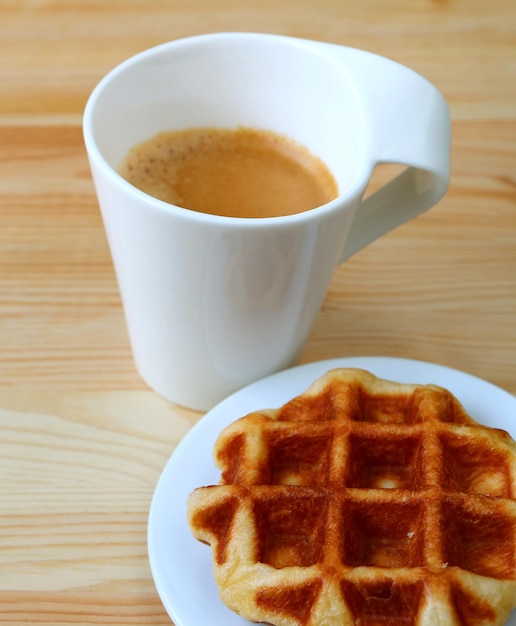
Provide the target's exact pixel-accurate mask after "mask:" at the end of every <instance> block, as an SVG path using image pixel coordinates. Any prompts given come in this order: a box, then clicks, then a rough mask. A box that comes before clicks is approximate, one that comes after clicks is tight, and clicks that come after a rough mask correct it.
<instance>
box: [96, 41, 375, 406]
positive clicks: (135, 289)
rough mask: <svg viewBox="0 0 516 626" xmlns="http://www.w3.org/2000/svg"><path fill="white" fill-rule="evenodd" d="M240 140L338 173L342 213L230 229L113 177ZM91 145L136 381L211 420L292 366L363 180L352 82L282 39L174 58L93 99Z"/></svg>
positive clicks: (142, 61)
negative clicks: (144, 150)
mask: <svg viewBox="0 0 516 626" xmlns="http://www.w3.org/2000/svg"><path fill="white" fill-rule="evenodd" d="M238 126H244V127H252V128H256V129H265V130H269V131H274V132H277V133H280V134H284V135H287V136H288V137H290V138H292V139H294V140H295V141H297V142H299V143H301V144H303V145H304V146H306V147H307V148H308V149H309V150H310V151H311V152H312V153H313V154H314V155H316V156H318V157H320V158H321V159H322V160H323V161H324V162H325V163H326V164H327V165H328V166H329V168H330V170H331V171H332V173H333V175H334V177H335V179H336V181H337V183H338V186H339V192H340V196H339V198H338V199H337V200H334V201H332V202H331V203H328V204H327V205H325V206H323V207H320V208H318V209H314V210H312V211H307V212H305V213H299V214H294V215H290V216H283V217H274V218H260V219H253V218H247V219H246V218H228V217H221V216H213V215H207V214H203V213H199V212H194V211H188V210H186V209H182V208H180V207H176V206H173V205H170V204H167V203H164V202H162V201H160V200H157V199H155V198H153V197H151V196H149V195H147V194H145V193H143V192H141V191H139V190H138V189H136V188H135V187H133V186H132V185H130V184H129V183H127V182H126V181H125V180H124V179H122V178H121V177H120V176H119V174H118V173H117V171H116V170H117V167H118V166H119V164H120V162H121V160H122V159H123V157H124V156H125V155H126V153H127V152H128V150H129V149H130V148H131V147H132V146H133V145H135V144H137V143H139V142H141V141H144V140H145V139H148V138H150V137H152V136H154V135H155V134H157V133H159V132H161V131H167V130H175V129H184V128H191V127H223V128H235V127H238ZM84 135H85V142H86V146H87V150H88V156H89V159H90V164H91V169H92V173H93V178H94V181H95V186H96V190H97V195H98V200H99V204H100V207H101V212H102V216H103V220H104V224H105V228H106V232H107V236H108V241H109V245H110V249H111V253H112V257H113V261H114V265H115V270H116V274H117V279H118V283H119V288H120V293H121V298H122V302H123V306H124V311H125V316H126V320H127V325H128V330H129V336H130V341H131V346H132V350H133V353H134V357H135V361H136V365H137V368H138V370H139V372H140V374H141V376H142V377H143V379H144V380H145V381H146V382H147V383H148V384H149V385H150V386H151V387H152V388H153V389H155V390H156V391H157V392H158V393H160V394H162V395H164V396H165V397H166V398H168V399H170V400H172V401H174V402H177V403H178V404H182V405H185V406H188V407H191V408H194V409H198V410H206V409H209V408H210V407H212V406H213V405H214V404H216V403H217V402H218V401H220V400H222V399H223V398H224V397H225V396H227V395H228V394H229V393H231V392H233V391H235V390H236V389H238V388H240V387H242V386H244V385H246V384H248V383H250V382H252V381H254V380H257V379H258V378H260V377H262V376H264V375H267V374H270V373H273V372H275V371H277V370H279V369H282V368H284V367H286V366H289V365H291V364H292V363H294V362H295V361H296V360H297V359H298V357H299V354H300V351H301V350H302V347H303V345H304V343H305V341H306V339H307V336H308V333H309V332H310V329H311V328H312V325H313V322H314V320H315V318H316V316H317V314H318V312H319V310H320V307H321V304H322V301H323V299H324V296H325V294H326V291H327V288H328V284H329V281H330V279H331V276H332V273H333V270H334V268H335V266H336V264H337V262H338V260H339V255H340V252H341V250H342V247H343V245H344V242H345V239H346V235H347V232H348V230H349V227H350V224H351V221H352V217H353V212H354V209H355V208H356V205H357V203H358V202H359V199H360V196H361V194H362V192H363V190H364V188H365V185H366V184H367V180H368V176H369V173H370V164H369V163H368V159H367V143H368V137H367V124H366V123H365V121H364V119H363V116H362V115H361V110H360V105H359V98H358V97H357V95H356V93H355V91H354V85H353V82H352V81H351V80H350V78H349V77H348V75H347V73H346V70H345V68H344V67H343V66H342V65H341V64H339V63H337V62H336V61H335V60H334V59H333V58H332V57H331V55H327V54H326V53H325V50H324V49H323V48H321V47H319V46H317V45H316V44H315V45H314V44H312V43H311V42H307V43H306V45H301V44H300V43H299V41H298V40H292V39H289V38H284V37H276V36H267V35H257V34H256V35H255V34H245V33H244V34H242V33H234V34H218V35H206V36H200V37H194V38H191V39H186V40H179V41H176V42H171V43H168V44H164V45H161V46H158V47H156V48H153V49H151V50H148V51H146V52H144V53H141V54H139V55H137V56H136V57H133V58H131V59H129V60H128V61H126V62H124V63H123V64H122V65H120V66H119V67H118V68H116V69H115V70H113V71H112V72H111V73H110V74H108V75H107V76H106V77H105V78H104V79H103V80H102V81H101V82H100V83H99V85H98V86H97V88H96V89H95V90H94V91H93V93H92V95H91V97H90V99H89V101H88V104H87V107H86V111H85V118H84ZM228 193H230V190H228Z"/></svg>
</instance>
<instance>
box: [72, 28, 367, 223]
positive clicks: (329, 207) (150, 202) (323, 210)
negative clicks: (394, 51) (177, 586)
mask: <svg viewBox="0 0 516 626" xmlns="http://www.w3.org/2000/svg"><path fill="white" fill-rule="evenodd" d="M227 38H231V39H234V40H237V39H241V40H246V39H255V40H259V39H262V40H275V41H277V42H283V43H285V44H288V45H291V46H297V47H303V48H304V49H306V50H308V51H309V52H312V53H314V54H316V53H319V54H321V53H322V52H323V51H324V49H325V48H326V47H332V46H334V45H335V44H329V43H326V42H322V41H317V40H311V39H304V38H299V37H291V36H288V35H280V34H274V33H261V32H246V31H222V32H213V33H205V34H198V35H192V36H188V37H182V38H179V39H172V40H170V41H166V42H163V43H159V44H157V45H155V46H151V47H149V48H145V49H143V50H141V51H139V52H137V53H135V54H133V55H131V56H129V57H127V58H126V59H124V60H122V61H121V62H120V63H118V64H117V65H115V66H114V67H113V68H112V69H111V70H109V71H108V72H107V73H106V74H104V76H102V78H101V79H100V80H99V81H98V82H97V83H96V85H95V86H94V87H93V89H92V91H91V92H90V94H89V96H88V99H87V101H86V104H85V107H84V112H83V119H82V130H83V138H84V143H85V146H86V150H87V153H88V158H89V160H90V161H92V162H95V164H96V165H97V166H98V167H100V168H101V169H102V170H103V172H104V173H105V175H107V176H108V177H109V178H110V179H111V180H113V182H114V183H115V184H117V185H118V186H120V187H121V188H122V189H123V190H124V193H127V194H130V195H132V196H134V197H136V198H140V199H141V200H142V201H145V204H146V207H147V209H151V208H152V209H154V210H156V211H159V212H161V213H166V214H170V215H171V216H172V215H173V216H175V217H183V218H185V219H189V220H192V219H195V220H199V221H202V222H213V223H217V224H226V225H229V224H231V225H241V226H251V225H253V224H255V225H256V224H260V225H267V224H273V223H274V224H275V225H278V222H282V223H283V222H284V223H285V225H287V224H288V225H292V223H293V222H296V221H299V222H304V221H310V220H312V219H319V217H320V216H321V214H327V213H333V212H334V211H336V210H337V209H338V208H342V207H345V206H347V205H348V204H351V203H353V202H355V201H359V200H360V198H361V196H362V194H363V193H364V191H365V189H366V187H367V184H368V182H369V179H370V177H371V174H372V171H373V169H374V166H375V163H374V162H372V161H370V160H365V159H364V162H363V164H362V166H361V167H360V168H358V174H357V176H356V177H355V180H354V181H353V182H352V183H351V184H350V186H349V187H348V188H347V189H346V191H345V192H343V191H341V190H339V194H338V195H337V196H336V197H335V198H334V199H333V200H330V201H329V202H326V203H325V204H322V205H319V206H317V207H314V208H312V209H308V210H305V211H300V212H297V213H291V214H286V215H275V216H266V217H238V216H228V215H219V214H212V213H204V212H202V211H197V210H195V209H188V208H185V207H181V206H179V205H176V204H172V203H170V202H166V201H164V200H160V199H159V198H157V197H155V196H152V195H151V194H148V193H147V192H145V191H142V190H140V189H139V188H138V187H135V186H134V185H133V184H132V183H130V182H128V181H127V180H126V179H125V178H124V177H123V176H121V175H120V174H119V173H118V171H117V170H116V168H115V167H113V166H112V165H111V164H110V163H109V162H108V160H107V158H106V157H105V156H104V154H103V153H102V151H101V149H100V147H99V145H98V142H97V140H96V138H95V133H94V131H93V116H94V112H95V111H94V109H95V105H96V102H97V101H98V99H99V97H100V96H101V94H102V93H103V91H104V89H105V87H106V86H107V85H109V84H110V83H111V82H112V81H113V80H114V79H116V78H117V77H118V76H119V75H120V74H122V73H123V72H125V71H126V70H128V69H129V68H131V67H133V66H134V65H136V64H138V63H140V62H141V61H145V60H146V59H148V58H151V57H153V56H155V55H159V54H160V53H162V52H166V51H168V50H169V49H170V48H176V47H178V48H179V47H181V46H189V45H195V44H196V43H198V42H200V41H207V40H212V41H216V40H223V39H227ZM338 46H339V47H340V48H348V47H347V46H341V45H340V44H338ZM318 47H319V50H317V48H318ZM348 49H351V50H353V49H354V48H348ZM354 50H357V49H354ZM357 51H358V50H357ZM360 52H363V51H362V50H360ZM325 56H327V55H325ZM215 127H216V126H215ZM220 128H222V127H220ZM226 128H228V127H226Z"/></svg>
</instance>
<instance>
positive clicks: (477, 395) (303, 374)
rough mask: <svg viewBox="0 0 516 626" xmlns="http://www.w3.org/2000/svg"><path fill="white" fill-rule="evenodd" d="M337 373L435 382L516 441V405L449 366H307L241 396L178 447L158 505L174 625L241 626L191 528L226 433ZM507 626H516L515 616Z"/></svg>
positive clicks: (153, 540)
mask: <svg viewBox="0 0 516 626" xmlns="http://www.w3.org/2000/svg"><path fill="white" fill-rule="evenodd" d="M334 367H359V368H363V369H367V370H369V371H370V372H372V373H373V374H376V375H377V376H379V377H381V378H386V379H390V380H393V381H396V382H403V383H418V384H424V383H434V384H436V385H440V386H442V387H445V388H446V389H448V390H450V391H451V392H452V393H453V394H454V395H455V396H456V397H457V398H458V399H459V400H460V401H461V402H462V404H463V405H464V407H465V409H466V411H467V412H468V413H469V414H470V415H471V416H472V417H474V418H475V419H476V420H477V421H478V422H480V423H482V424H486V425H487V426H495V427H498V428H503V429H504V430H507V431H508V432H509V433H510V434H511V435H512V436H513V437H514V438H515V439H516V423H515V421H516V398H515V397H514V396H512V395H510V394H509V393H507V392H506V391H503V390H502V389H499V388H498V387H495V386H494V385H492V384H490V383H488V382H486V381H484V380H481V379H478V378H475V377H474V376H470V375H469V374H465V373H463V372H458V371H456V370H452V369H449V368H446V367H442V366H439V365H432V364H430V363H424V362H421V361H411V360H405V359H394V358H387V357H357V358H344V359H332V360H328V361H319V362H316V363H308V364H306V365H301V366H299V367H294V368H292V369H289V370H285V371H283V372H279V373H278V374H274V375H272V376H269V377H268V378H264V379H263V380H260V381H258V382H256V383H253V384H251V385H249V386H248V387H245V388H244V389H241V390H240V391H237V392H236V393H234V394H233V395H231V396H230V397H229V398H227V399H226V400H224V401H223V402H221V403H220V404H218V405H217V406H216V407H215V408H214V409H212V410H211V411H210V412H209V413H207V414H206V415H205V416H204V417H203V418H202V419H201V420H200V421H199V422H198V423H197V424H196V425H195V426H194V427H193V428H192V430H191V431H189V432H188V434H187V435H186V436H185V438H184V439H183V440H182V441H181V443H180V444H179V445H178V446H177V448H176V450H175V451H174V453H173V455H172V456H171V458H170V460H169V461H168V463H167V464H166V466H165V468H164V470H163V473H162V475H161V477H160V479H159V481H158V484H157V487H156V491H155V493H154V497H153V500H152V504H151V508H150V514H149V527H148V549H149V560H150V565H151V570H152V575H153V577H154V582H155V584H156V588H157V590H158V593H159V595H160V598H161V600H162V602H163V605H164V606H165V609H166V610H167V612H168V614H169V615H170V617H171V619H172V620H173V621H174V623H175V624H176V626H205V625H206V624H209V625H210V626H243V625H249V622H247V621H246V620H244V619H242V618H241V617H239V616H238V615H236V614H235V613H233V612H232V611H230V610H229V609H227V608H226V607H225V606H224V605H223V604H222V602H221V600H220V599H219V595H218V591H217V587H216V585H215V583H214V581H213V577H212V565H211V563H212V561H211V548H209V547H208V546H205V545H203V544H201V543H199V542H198V541H196V540H195V539H194V538H193V537H192V535H191V534H190V531H189V528H188V524H187V521H186V499H187V497H188V494H189V493H190V492H191V491H193V490H194V489H195V488H196V487H199V486H202V485H210V484H217V483H218V482H219V478H220V473H219V471H218V470H217V468H216V467H215V466H214V464H213V461H212V449H213V444H214V443H215V440H216V438H217V436H218V434H219V433H220V431H221V430H222V428H223V427H224V426H226V425H227V424H229V423H230V422H232V421H234V420H235V419H237V418H239V417H242V416H243V415H245V414H247V413H249V412H251V411H253V410H257V409H263V408H275V407H279V406H281V405H282V404H284V403H285V402H286V401H288V400H290V399H291V398H293V397H294V396H296V395H298V394H300V393H302V392H303V391H304V390H305V389H306V388H307V387H308V386H309V385H310V384H311V383H312V382H313V381H314V380H315V379H316V378H319V376H322V375H323V374H324V373H325V372H326V371H327V370H329V369H332V368H334ZM507 626H516V611H515V612H513V613H512V614H511V617H510V618H509V621H508V622H507Z"/></svg>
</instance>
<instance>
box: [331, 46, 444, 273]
mask: <svg viewBox="0 0 516 626" xmlns="http://www.w3.org/2000/svg"><path fill="white" fill-rule="evenodd" d="M330 46H331V47H332V48H334V50H333V54H335V53H337V54H338V55H339V56H341V57H342V56H343V57H344V58H343V60H344V62H345V66H346V68H347V69H349V71H350V72H351V74H352V79H353V81H354V82H355V83H356V84H357V86H358V94H359V96H360V97H361V98H362V103H361V106H362V107H363V109H364V110H365V119H366V120H369V121H370V125H371V127H370V128H371V130H370V132H371V134H370V137H371V142H372V146H371V150H370V152H369V154H370V155H372V159H371V170H370V171H371V173H372V171H373V169H374V167H375V166H376V165H378V164H380V163H397V164H401V165H406V166H407V169H406V170H405V171H403V172H402V173H401V174H400V175H398V176H397V177H396V178H395V179H394V180H392V181H391V182H390V183H388V184H387V185H385V186H384V187H382V188H381V189H379V190H378V191H376V192H375V193H374V194H372V195H371V196H370V197H368V198H367V199H365V200H362V201H361V203H360V205H359V206H358V208H357V211H356V213H355V216H354V219H353V222H352V225H351V229H350V232H349V234H348V237H347V239H346V244H345V245H344V249H343V251H342V255H341V258H340V261H339V263H342V262H343V261H345V260H346V259H348V258H349V257H350V256H352V255H353V254H355V253H356V252H358V251H359V250H361V249H362V248H363V247H365V246H366V245H367V244H369V243H371V242H372V241H374V240H375V239H377V238H378V237H380V236H381V235H383V234H385V233H386V232H388V231H389V230H392V229H393V228H395V227H396V226H399V225H400V224H402V223H404V222H406V221H408V220H410V219H412V218H414V217H416V216H417V215H419V214H420V213H422V212H423V211H426V210H427V209H429V208H430V207H432V206H434V205H435V204H436V203H437V202H438V201H439V200H440V199H441V198H442V196H443V195H444V194H445V193H446V190H447V188H448V183H449V179H450V144H451V123H450V114H449V111H448V106H447V104H446V101H445V99H444V98H443V96H442V95H441V93H440V92H439V91H438V90H437V89H436V87H434V85H432V84H431V83H430V82H428V81H427V80H426V79H424V78H423V77H422V76H420V75H419V74H417V73H416V72H414V71H413V70H411V69H409V68H407V67H405V66H403V65H400V64H398V63H396V62H394V61H391V60H389V59H386V58H384V57H380V56H378V55H375V54H372V53H369V52H363V51H361V50H355V49H352V48H344V47H341V46H335V45H332V44H330ZM335 48H337V50H335Z"/></svg>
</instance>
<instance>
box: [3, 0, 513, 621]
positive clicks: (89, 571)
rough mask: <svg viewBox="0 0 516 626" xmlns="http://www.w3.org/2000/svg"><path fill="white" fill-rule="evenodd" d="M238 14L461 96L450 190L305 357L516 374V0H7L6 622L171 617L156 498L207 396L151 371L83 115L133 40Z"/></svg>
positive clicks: (334, 297)
mask: <svg viewBox="0 0 516 626" xmlns="http://www.w3.org/2000/svg"><path fill="white" fill-rule="evenodd" d="M224 30H241V31H262V32H272V33H280V34H287V35H293V36H299V37H308V38H313V39H319V40H323V41H330V42H334V43H340V44H345V45H351V46H356V47H360V48H365V49H368V50H371V51H373V52H377V53H379V54H383V55H386V56H388V57H390V58H393V59H395V60H397V61H399V62H401V63H404V64H406V65H409V66H411V67H413V68H414V69H415V70H416V71H419V72H421V73H422V74H424V75H425V76H426V77H427V78H429V79H430V80H431V81H432V82H434V83H435V84H436V85H437V86H438V87H439V88H440V90H441V91H442V92H443V94H444V95H445V97H446V98H447V100H448V102H449V104H450V109H451V114H452V120H453V147H452V180H451V184H450V189H449V191H448V193H447V195H446V196H445V198H444V199H443V200H442V201H441V202H440V203H439V205H438V206H437V207H435V208H434V209H432V210H431V211H429V212H428V213H426V214H424V215H422V216H420V217H419V218H417V219H416V220H413V221H412V222H410V223H408V224H406V225H404V226H402V227H400V228H399V229H397V230H395V231H394V232H392V233H390V234H389V235H387V236H385V237H383V238H382V239H380V240H378V241H377V242H375V243H374V244H372V245H371V246H369V247H368V248H367V249H365V250H363V251H362V252H360V253H359V254H357V255H356V256H355V257H354V258H352V259H350V260H349V261H348V262H347V263H346V264H345V265H343V266H341V267H339V268H338V269H337V270H336V271H335V275H334V278H333V281H332V283H331V286H330V290H329V292H328V295H327V298H326V300H325V303H324V306H323V309H322V311H321V313H320V315H319V318H318V320H317V322H316V325H315V327H314V329H313V332H312V334H311V336H310V338H309V341H308V343H307V345H306V348H305V351H304V354H303V358H302V360H303V361H305V362H306V361H313V360H316V359H322V358H330V357H337V356H350V355H377V354H384V355H393V356H404V357H410V358H416V359H421V360H425V361H433V362H437V363H441V364H444V365H448V366H451V367H455V368H458V369H461V370H465V371H468V372H471V373H472V374H475V375H477V376H480V377H482V378H485V379H487V380H490V381H491V382H493V383H495V384H497V385H500V386H502V387H504V388H505V389H507V390H508V391H510V392H512V393H516V324H515V312H516V174H515V172H516V4H515V3H514V2H512V1H511V0H490V2H485V1H483V0H391V1H389V2H385V1H384V0H363V1H362V2H353V1H352V0H319V1H318V2H317V3H315V2H313V0H298V1H296V2H294V1H293V0H284V2H281V3H278V2H276V1H274V2H273V1H272V0H262V1H260V2H258V1H255V2H241V1H238V0H220V1H219V2H217V8H216V10H215V9H214V5H213V4H212V3H209V2H208V1H207V0H162V1H159V0H103V1H102V2H100V1H97V0H91V1H86V0H0V77H1V81H0V346H1V349H0V476H1V477H2V480H1V481H0V624H9V625H17V624H25V625H27V624H31V625H35V624H47V623H51V624H60V625H68V624H70V625H71V624H75V625H80V626H86V625H91V624H103V625H105V626H112V625H114V624H137V625H144V624H145V625H158V624H169V623H170V619H169V618H168V616H167V615H166V612H165V610H164V609H163V607H162V605H161V602H160V600H159V598H158V596H157V594H156V591H155V589H154V585H153V582H152V579H151V575H150V570H149V566H148V561H147V551H146V524H147V514H148V507H149V504H150V499H151V497H152V493H153V490H154V486H155V484H156V481H157V479H158V477H159V474H160V472H161V470H162V468H163V466H164V464H165V462H166V460H167V459H168V457H169V456H170V454H171V452H172V451H173V449H174V447H175V446H176V445H177V443H178V442H179V441H180V440H181V438H182V437H183V436H184V434H186V432H188V430H189V429H190V428H191V426H192V425H193V424H194V423H195V422H196V421H197V420H198V419H199V414H197V413H195V412H192V411H188V410H186V409H182V408H180V407H177V406H174V405H171V404H170V403H167V402H166V401H165V400H163V399H161V398H159V397H157V396H156V395H155V394H154V393H152V392H151V391H149V390H148V389H147V388H146V386H145V385H144V383H143V382H142V381H141V380H140V379H139V377H138V375H137V374H136V372H135V369H134V365H133V361H132V356H131V353H130V349H129V345H128V339H127V333H126V329H125V323H124V319H123V314H122V310H121V306H120V299H119V295H118V290H117V285H116V281H115V277H114V273H113V268H112V264H111V259H110V255H109V250H108V247H107V242H106V238H105V235H104V231H103V227H102V222H101V218H100V214H99V211H98V207H97V203H96V199H95V194H94V190H93V184H92V181H91V178H90V173H89V169H88V164H87V160H86V155H85V151H84V147H83V143H82V132H81V118H82V111H83V108H84V105H85V102H86V99H87V97H88V95H89V93H90V91H91V89H92V88H93V87H94V85H95V84H96V83H97V81H98V80H99V79H100V78H101V77H102V76H103V75H104V74H105V73H106V72H107V71H108V70H110V69H111V68H112V67H113V66H115V65H116V64H117V63H119V62H120V61H122V60H123V59H124V58H126V57H128V56H130V55H132V54H134V53H136V52H139V51H140V50H142V49H144V48H147V47H149V46H152V45H156V44H159V43H162V42H164V41H167V40H170V39H173V38H177V37H184V36H189V35H194V34H199V33H203V32H213V31H224ZM392 173H393V169H392V168H390V167H384V168H379V169H378V170H377V172H376V173H375V176H374V179H373V181H372V184H371V188H374V187H377V186H378V185H380V184H381V183H383V182H384V181H385V180H387V179H388V178H389V176H392Z"/></svg>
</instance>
